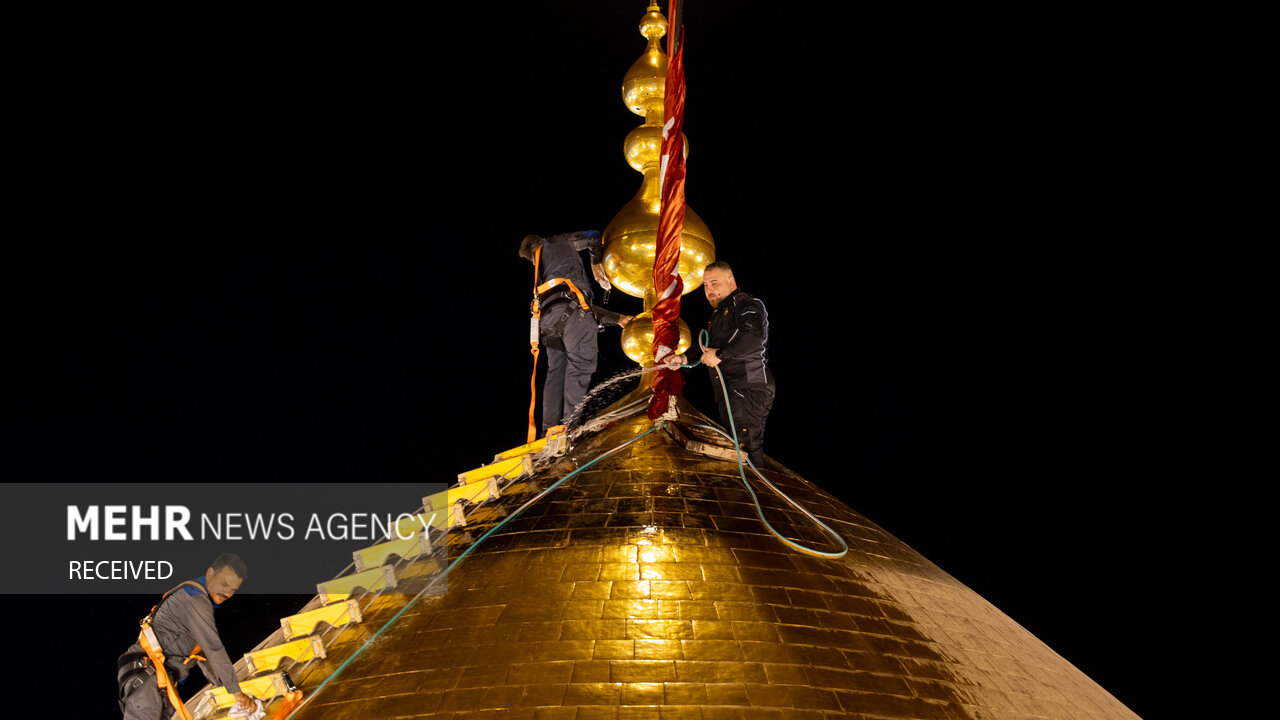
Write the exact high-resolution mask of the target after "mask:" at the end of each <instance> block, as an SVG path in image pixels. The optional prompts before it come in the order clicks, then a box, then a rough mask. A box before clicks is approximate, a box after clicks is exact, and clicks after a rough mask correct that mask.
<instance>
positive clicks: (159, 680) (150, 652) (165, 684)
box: [138, 580, 209, 720]
mask: <svg viewBox="0 0 1280 720" xmlns="http://www.w3.org/2000/svg"><path fill="white" fill-rule="evenodd" d="M186 585H191V586H193V587H198V588H200V591H201V592H203V593H204V594H205V595H208V594H209V591H208V590H206V589H205V588H204V586H203V585H201V584H200V583H198V582H195V581H194V580H187V581H185V582H183V583H182V584H181V585H179V586H177V587H175V588H173V589H172V590H170V591H169V592H167V593H165V594H164V597H161V598H160V602H158V603H156V604H155V607H153V608H151V612H150V613H147V616H146V617H145V618H143V619H142V622H141V623H140V624H141V625H142V631H141V632H139V633H138V645H140V646H142V651H143V652H145V653H146V654H147V659H148V660H150V661H151V665H152V667H154V668H155V671H156V685H158V686H159V687H160V689H161V690H162V691H163V692H164V693H165V694H166V695H168V697H169V704H170V705H172V706H173V709H174V710H176V711H177V713H178V717H181V718H182V720H192V718H191V713H189V712H187V706H186V705H185V704H184V703H183V702H182V698H180V697H178V689H177V688H176V687H174V686H173V682H172V681H171V680H169V673H168V672H167V671H166V670H165V668H164V660H165V658H164V651H163V649H161V647H160V641H159V640H158V639H156V634H155V631H153V630H152V629H151V621H152V620H154V619H155V616H156V610H158V609H159V608H160V603H163V602H164V601H165V599H167V598H168V597H169V596H170V595H172V594H173V593H175V592H177V591H178V590H180V589H181V588H182V587H183V586H186ZM204 659H205V658H204V656H202V655H200V646H199V645H196V646H195V647H194V648H192V650H191V654H190V655H188V656H187V657H186V659H184V660H183V661H182V664H183V665H186V664H188V663H190V662H191V661H192V660H204Z"/></svg>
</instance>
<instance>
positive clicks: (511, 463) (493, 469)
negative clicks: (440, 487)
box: [458, 455, 533, 485]
mask: <svg viewBox="0 0 1280 720" xmlns="http://www.w3.org/2000/svg"><path fill="white" fill-rule="evenodd" d="M532 471H533V463H532V461H530V460H529V456H528V455H519V456H517V457H512V458H507V459H505V460H499V461H498V462H495V463H490V464H488V465H485V466H483V467H478V468H476V469H475V470H468V471H466V472H464V473H459V474H458V482H460V483H462V484H464V485H466V484H469V483H473V482H480V481H484V480H488V479H489V478H495V477H500V478H506V479H508V480H512V479H515V478H518V477H520V476H521V475H524V474H525V473H527V472H532Z"/></svg>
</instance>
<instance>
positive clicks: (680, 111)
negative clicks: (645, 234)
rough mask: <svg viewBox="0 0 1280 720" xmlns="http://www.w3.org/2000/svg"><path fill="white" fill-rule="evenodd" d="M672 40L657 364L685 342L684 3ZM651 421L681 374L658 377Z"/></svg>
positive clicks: (678, 387) (675, 5)
mask: <svg viewBox="0 0 1280 720" xmlns="http://www.w3.org/2000/svg"><path fill="white" fill-rule="evenodd" d="M671 9H672V11H671V17H672V23H671V28H672V30H671V35H670V36H668V39H667V80H666V91H665V94H664V96H663V114H662V117H663V118H664V119H665V121H666V122H665V124H664V125H663V126H662V165H661V171H660V172H661V175H660V178H661V180H660V181H661V185H662V203H661V210H660V211H659V214H658V239H657V251H656V256H655V258H654V262H653V287H654V290H655V291H656V292H657V293H658V302H657V304H656V305H654V307H653V359H654V362H657V363H661V362H662V361H663V359H664V358H665V357H666V356H667V355H670V354H672V353H674V352H675V351H676V346H677V345H678V344H679V341H680V324H679V323H680V295H681V294H682V293H683V292H684V281H683V280H682V279H681V278H680V272H679V260H680V233H681V231H682V230H684V135H683V129H684V38H683V35H684V32H683V30H684V29H683V27H682V26H681V25H682V24H681V22H680V4H679V0H671ZM650 387H652V388H653V399H652V400H651V401H650V402H649V419H651V420H652V419H656V418H657V417H658V416H659V415H662V414H663V413H665V412H666V411H667V405H668V402H669V400H668V398H669V397H670V396H671V395H679V394H681V392H682V391H683V390H684V377H683V376H682V375H681V374H680V371H679V370H678V369H677V370H659V371H657V372H656V373H654V376H653V382H652V383H651V385H650Z"/></svg>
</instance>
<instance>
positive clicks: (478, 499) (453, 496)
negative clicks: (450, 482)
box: [432, 478, 501, 507]
mask: <svg viewBox="0 0 1280 720" xmlns="http://www.w3.org/2000/svg"><path fill="white" fill-rule="evenodd" d="M446 492H448V494H449V506H450V507H452V506H453V505H454V504H455V503H457V502H458V501H459V500H466V501H467V502H470V503H472V504H475V505H479V504H480V503H482V502H484V501H485V500H490V499H492V498H496V497H498V495H500V494H501V492H500V491H499V490H498V483H497V479H496V478H489V479H487V480H486V481H484V482H473V483H469V484H467V485H459V486H458V487H451V488H449V489H448V490H447V491H446ZM432 497H434V496H432Z"/></svg>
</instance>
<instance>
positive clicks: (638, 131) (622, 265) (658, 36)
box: [604, 5, 715, 362]
mask: <svg viewBox="0 0 1280 720" xmlns="http://www.w3.org/2000/svg"><path fill="white" fill-rule="evenodd" d="M666 32H667V20H666V18H665V17H664V16H663V15H662V13H661V12H660V11H659V9H658V7H657V6H656V5H651V6H650V7H649V11H648V12H647V13H646V14H645V16H644V17H643V18H642V19H641V21H640V34H641V35H642V36H643V37H644V38H645V41H646V45H645V50H644V53H643V54H641V56H640V58H639V59H637V60H636V62H635V63H634V64H632V66H631V68H630V69H629V70H627V73H626V75H625V76H624V77H623V80H622V101H623V103H624V104H625V105H626V106H627V107H628V108H629V109H630V110H631V111H632V112H633V113H635V114H637V115H640V116H642V117H644V124H642V125H640V126H639V127H637V128H635V129H634V130H632V131H631V132H630V133H628V134H627V137H626V139H625V141H624V142H623V154H624V156H625V158H626V161H627V164H628V165H630V166H631V167H632V169H634V170H636V171H637V172H640V173H641V175H642V180H641V181H640V190H639V191H638V192H637V193H636V195H635V197H633V198H632V199H631V200H630V202H628V203H627V204H626V205H625V206H623V208H622V209H621V210H619V211H618V213H617V215H615V216H614V218H613V220H612V221H610V223H609V225H608V226H607V227H606V228H605V231H604V246H605V247H604V251H605V260H604V268H605V274H606V275H607V276H608V278H609V281H610V282H611V283H613V285H614V286H615V287H617V288H619V289H620V290H622V291H623V292H625V293H627V294H628V295H631V296H633V297H638V298H643V299H644V307H645V309H646V310H650V309H652V308H653V304H654V300H655V298H654V290H653V262H654V255H655V248H656V245H657V233H658V212H659V209H660V204H661V190H662V188H661V187H660V186H659V158H660V154H661V148H662V123H663V107H662V102H663V95H664V92H665V88H664V84H665V81H666V73H667V56H666V54H665V53H664V52H663V49H662V38H663V36H664V35H666ZM688 144H689V141H688V138H684V146H685V154H686V155H687V154H688ZM714 260H715V241H714V240H713V239H712V237H711V231H710V230H709V229H708V228H707V226H706V224H705V223H704V222H703V221H702V218H700V217H699V216H698V214H697V213H696V212H694V210H693V209H692V208H690V207H687V206H686V208H685V219H684V229H683V231H682V232H681V235H680V259H679V261H678V262H679V267H678V272H679V273H680V276H681V278H682V279H683V280H684V292H685V293H690V292H693V291H694V290H696V289H697V288H698V287H699V286H701V285H702V270H703V268H705V267H706V266H707V264H709V263H711V262H712V261H714ZM641 339H642V338H641V337H640V336H638V335H637V336H636V337H634V338H633V340H634V341H636V342H639V341H640V340H641ZM648 342H649V343H650V345H652V342H653V333H652V332H650V333H649V336H648ZM651 354H652V352H651V350H650V349H648V348H645V349H643V350H642V351H637V352H636V354H633V351H631V350H628V351H627V355H628V357H631V359H632V360H636V361H637V362H640V361H639V360H637V357H641V356H642V357H649V356H650V355H651Z"/></svg>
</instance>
